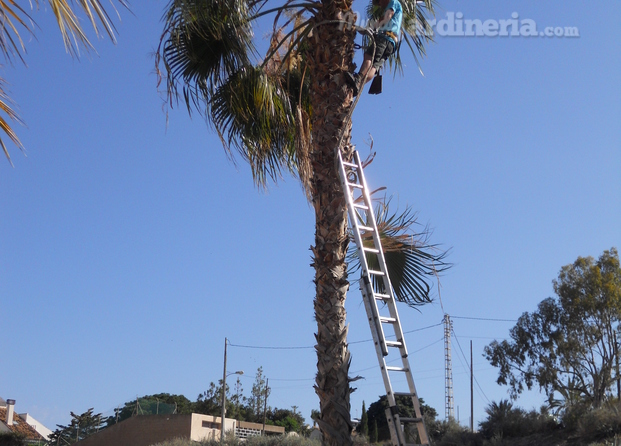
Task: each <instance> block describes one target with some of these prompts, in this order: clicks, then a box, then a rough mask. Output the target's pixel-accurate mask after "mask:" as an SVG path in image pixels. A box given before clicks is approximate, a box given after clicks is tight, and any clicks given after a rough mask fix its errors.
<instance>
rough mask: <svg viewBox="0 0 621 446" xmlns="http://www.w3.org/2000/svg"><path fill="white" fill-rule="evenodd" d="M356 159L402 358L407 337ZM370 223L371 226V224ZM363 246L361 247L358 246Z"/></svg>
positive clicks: (357, 157)
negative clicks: (401, 348)
mask: <svg viewBox="0 0 621 446" xmlns="http://www.w3.org/2000/svg"><path fill="white" fill-rule="evenodd" d="M354 159H355V163H356V165H358V166H359V169H360V175H359V181H360V182H361V183H362V194H363V196H364V201H365V204H366V205H367V211H366V213H367V225H368V226H371V227H373V228H375V231H374V232H373V241H374V244H375V247H376V248H377V249H378V250H379V253H378V254H377V259H378V262H379V264H380V269H381V271H382V272H383V273H384V275H383V276H382V279H383V281H384V290H385V292H386V294H388V295H389V296H390V300H389V301H388V310H389V312H390V316H391V317H393V318H394V319H396V320H397V323H395V324H393V326H394V329H395V335H396V337H397V341H399V342H401V344H402V346H403V351H402V352H401V354H402V356H403V355H406V356H407V354H408V352H407V347H406V345H405V337H404V334H403V329H402V328H401V322H400V319H399V312H398V311H397V305H396V299H395V295H394V290H393V288H392V284H391V282H390V277H389V275H388V267H387V266H386V258H385V257H384V250H383V249H382V242H381V240H380V236H379V231H378V230H377V222H376V221H375V214H374V213H373V207H372V206H371V197H370V196H369V188H368V186H367V181H366V178H365V177H364V174H363V173H362V164H361V162H360V155H359V154H358V151H354ZM369 223H370V224H369ZM358 246H361V245H358Z"/></svg>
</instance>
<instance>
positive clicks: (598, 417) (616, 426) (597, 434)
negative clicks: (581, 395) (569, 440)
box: [577, 404, 621, 440]
mask: <svg viewBox="0 0 621 446" xmlns="http://www.w3.org/2000/svg"><path fill="white" fill-rule="evenodd" d="M577 431H578V435H580V437H582V438H585V439H587V438H588V439H593V440H597V439H604V438H611V437H614V436H615V435H617V434H621V414H620V413H619V406H618V405H616V404H615V405H612V404H611V405H608V406H605V407H601V408H599V409H594V410H591V411H589V412H587V413H586V414H584V415H583V416H582V418H581V419H580V420H579V421H578V426H577Z"/></svg>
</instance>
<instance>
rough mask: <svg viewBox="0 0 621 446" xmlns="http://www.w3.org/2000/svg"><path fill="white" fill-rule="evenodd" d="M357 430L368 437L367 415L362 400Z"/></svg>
mask: <svg viewBox="0 0 621 446" xmlns="http://www.w3.org/2000/svg"><path fill="white" fill-rule="evenodd" d="M357 430H358V432H360V433H361V434H362V435H364V436H365V437H367V438H368V437H369V415H368V414H367V408H366V406H365V404H364V401H362V415H361V416H360V424H358V429H357Z"/></svg>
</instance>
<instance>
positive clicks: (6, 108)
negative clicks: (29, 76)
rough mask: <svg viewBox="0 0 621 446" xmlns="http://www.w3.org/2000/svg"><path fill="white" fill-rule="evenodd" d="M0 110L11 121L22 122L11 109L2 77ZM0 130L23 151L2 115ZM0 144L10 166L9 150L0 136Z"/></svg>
mask: <svg viewBox="0 0 621 446" xmlns="http://www.w3.org/2000/svg"><path fill="white" fill-rule="evenodd" d="M0 110H2V111H3V112H4V113H5V114H6V115H7V116H8V117H9V119H10V120H11V121H13V122H17V123H18V124H23V121H22V120H21V119H20V117H19V116H18V114H17V113H16V112H15V110H14V109H13V104H12V101H11V98H9V96H8V95H7V94H6V91H5V90H4V81H3V80H2V79H0ZM0 130H1V131H3V132H4V133H5V134H6V135H7V136H8V137H9V139H10V140H11V141H12V142H13V144H15V145H16V146H17V147H18V148H19V149H21V150H22V152H23V151H24V146H23V145H22V143H21V141H20V140H19V138H18V137H17V134H16V133H15V131H14V130H13V128H12V127H11V125H10V124H9V123H8V122H7V120H6V119H4V118H3V117H2V116H0ZM0 146H2V151H3V152H4V155H5V156H6V159H7V160H8V161H9V163H10V164H11V166H12V165H13V162H12V161H11V156H10V155H9V151H8V149H7V148H6V144H5V143H4V141H3V140H2V138H0Z"/></svg>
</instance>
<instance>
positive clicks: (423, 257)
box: [348, 198, 452, 307]
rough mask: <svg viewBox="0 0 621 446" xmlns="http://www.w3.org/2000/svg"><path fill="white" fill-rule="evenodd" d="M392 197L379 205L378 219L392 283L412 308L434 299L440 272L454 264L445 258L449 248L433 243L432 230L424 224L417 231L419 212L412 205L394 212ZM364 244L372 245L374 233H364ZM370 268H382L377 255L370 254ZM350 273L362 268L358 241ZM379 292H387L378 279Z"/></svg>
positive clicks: (352, 248) (350, 260)
mask: <svg viewBox="0 0 621 446" xmlns="http://www.w3.org/2000/svg"><path fill="white" fill-rule="evenodd" d="M390 202H391V199H386V198H384V200H383V201H381V202H379V203H378V204H377V206H376V208H375V220H376V223H377V229H378V232H379V235H380V239H381V242H382V249H383V252H384V258H385V260H386V267H387V268H388V275H389V276H390V281H391V283H392V287H393V291H394V293H395V298H396V299H397V300H398V301H399V302H404V303H406V304H408V305H409V306H411V307H416V306H419V305H422V304H425V303H429V302H431V301H432V298H431V284H432V282H433V280H437V279H438V275H439V274H440V273H442V272H443V271H446V270H447V269H448V268H450V267H451V266H452V265H451V264H450V263H447V262H446V261H445V258H446V256H447V255H448V251H443V250H441V249H440V248H439V246H438V245H434V244H431V243H429V238H430V236H431V231H430V229H429V227H423V228H422V230H421V231H419V232H416V231H413V227H414V225H417V224H418V222H417V220H416V213H415V212H414V211H413V210H412V208H411V207H409V206H408V207H406V209H405V210H404V211H403V212H401V213H398V212H397V211H395V212H394V213H392V212H391V211H390ZM363 243H365V244H366V243H368V244H369V245H371V244H372V235H371V234H366V235H363ZM367 262H368V264H369V268H370V269H379V260H378V258H377V256H376V255H375V254H371V253H368V254H367ZM348 263H349V264H350V273H355V272H356V271H358V270H360V268H361V265H360V259H359V257H358V250H357V247H356V245H355V243H352V244H351V246H350V251H349V253H348ZM373 285H374V287H375V290H376V292H378V293H383V292H384V291H385V290H384V289H383V287H384V283H383V281H374V283H373Z"/></svg>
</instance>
